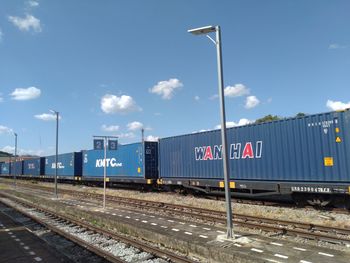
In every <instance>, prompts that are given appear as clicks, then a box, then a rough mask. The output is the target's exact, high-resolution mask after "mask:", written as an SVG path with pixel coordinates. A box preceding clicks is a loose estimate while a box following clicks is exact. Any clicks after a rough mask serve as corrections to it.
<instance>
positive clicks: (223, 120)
mask: <svg viewBox="0 0 350 263" xmlns="http://www.w3.org/2000/svg"><path fill="white" fill-rule="evenodd" d="M215 28H216V51H217V61H218V79H219V99H220V110H221V141H222V142H221V143H222V160H223V168H224V182H225V199H226V214H227V215H226V217H227V238H232V236H233V232H232V207H231V191H230V174H229V163H228V151H227V139H226V116H225V96H224V78H223V69H222V55H221V32H220V26H216V27H215Z"/></svg>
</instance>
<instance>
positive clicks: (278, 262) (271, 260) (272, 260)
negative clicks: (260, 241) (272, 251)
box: [266, 258, 281, 263]
mask: <svg viewBox="0 0 350 263" xmlns="http://www.w3.org/2000/svg"><path fill="white" fill-rule="evenodd" d="M266 260H267V261H269V262H273V263H281V262H280V261H277V260H274V259H269V258H267V259H266Z"/></svg>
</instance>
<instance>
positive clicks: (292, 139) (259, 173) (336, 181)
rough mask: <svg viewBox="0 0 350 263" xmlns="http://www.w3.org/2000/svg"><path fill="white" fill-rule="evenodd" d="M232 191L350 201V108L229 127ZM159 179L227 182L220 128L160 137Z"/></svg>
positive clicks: (188, 183) (211, 186) (204, 185)
mask: <svg viewBox="0 0 350 263" xmlns="http://www.w3.org/2000/svg"><path fill="white" fill-rule="evenodd" d="M227 145H228V156H229V174H230V179H231V183H230V188H231V191H232V192H233V193H234V194H236V195H240V196H266V195H276V194H277V195H291V196H292V197H293V199H294V200H295V201H296V202H299V203H300V202H302V201H305V200H306V201H307V202H308V203H310V204H313V205H322V206H324V205H327V204H329V203H331V202H332V203H334V204H337V203H341V204H346V205H347V206H349V192H350V111H349V110H345V111H341V112H328V113H322V114H314V115H308V116H305V117H299V118H288V119H283V120H279V121H273V122H268V123H261V124H250V125H246V126H240V127H234V128H229V129H227ZM159 158H160V159H159V163H160V179H159V183H160V184H166V185H181V186H183V187H189V188H196V189H199V190H203V191H206V192H210V191H216V190H219V189H222V188H223V187H224V182H223V162H222V146H221V135H220V130H213V131H208V132H201V133H195V134H187V135H181V136H175V137H169V138H163V139H160V141H159Z"/></svg>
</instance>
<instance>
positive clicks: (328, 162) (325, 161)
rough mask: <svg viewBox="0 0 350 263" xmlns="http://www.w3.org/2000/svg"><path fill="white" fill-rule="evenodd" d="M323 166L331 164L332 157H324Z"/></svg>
mask: <svg viewBox="0 0 350 263" xmlns="http://www.w3.org/2000/svg"><path fill="white" fill-rule="evenodd" d="M324 166H333V157H324Z"/></svg>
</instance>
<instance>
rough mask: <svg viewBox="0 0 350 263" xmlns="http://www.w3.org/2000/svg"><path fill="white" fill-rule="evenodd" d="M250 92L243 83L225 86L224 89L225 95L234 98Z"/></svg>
mask: <svg viewBox="0 0 350 263" xmlns="http://www.w3.org/2000/svg"><path fill="white" fill-rule="evenodd" d="M249 93H250V91H249V89H248V88H247V87H246V86H244V85H243V84H236V85H234V86H227V87H226V88H225V89H224V94H225V96H226V97H230V98H234V97H240V96H244V95H248V94H249Z"/></svg>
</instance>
